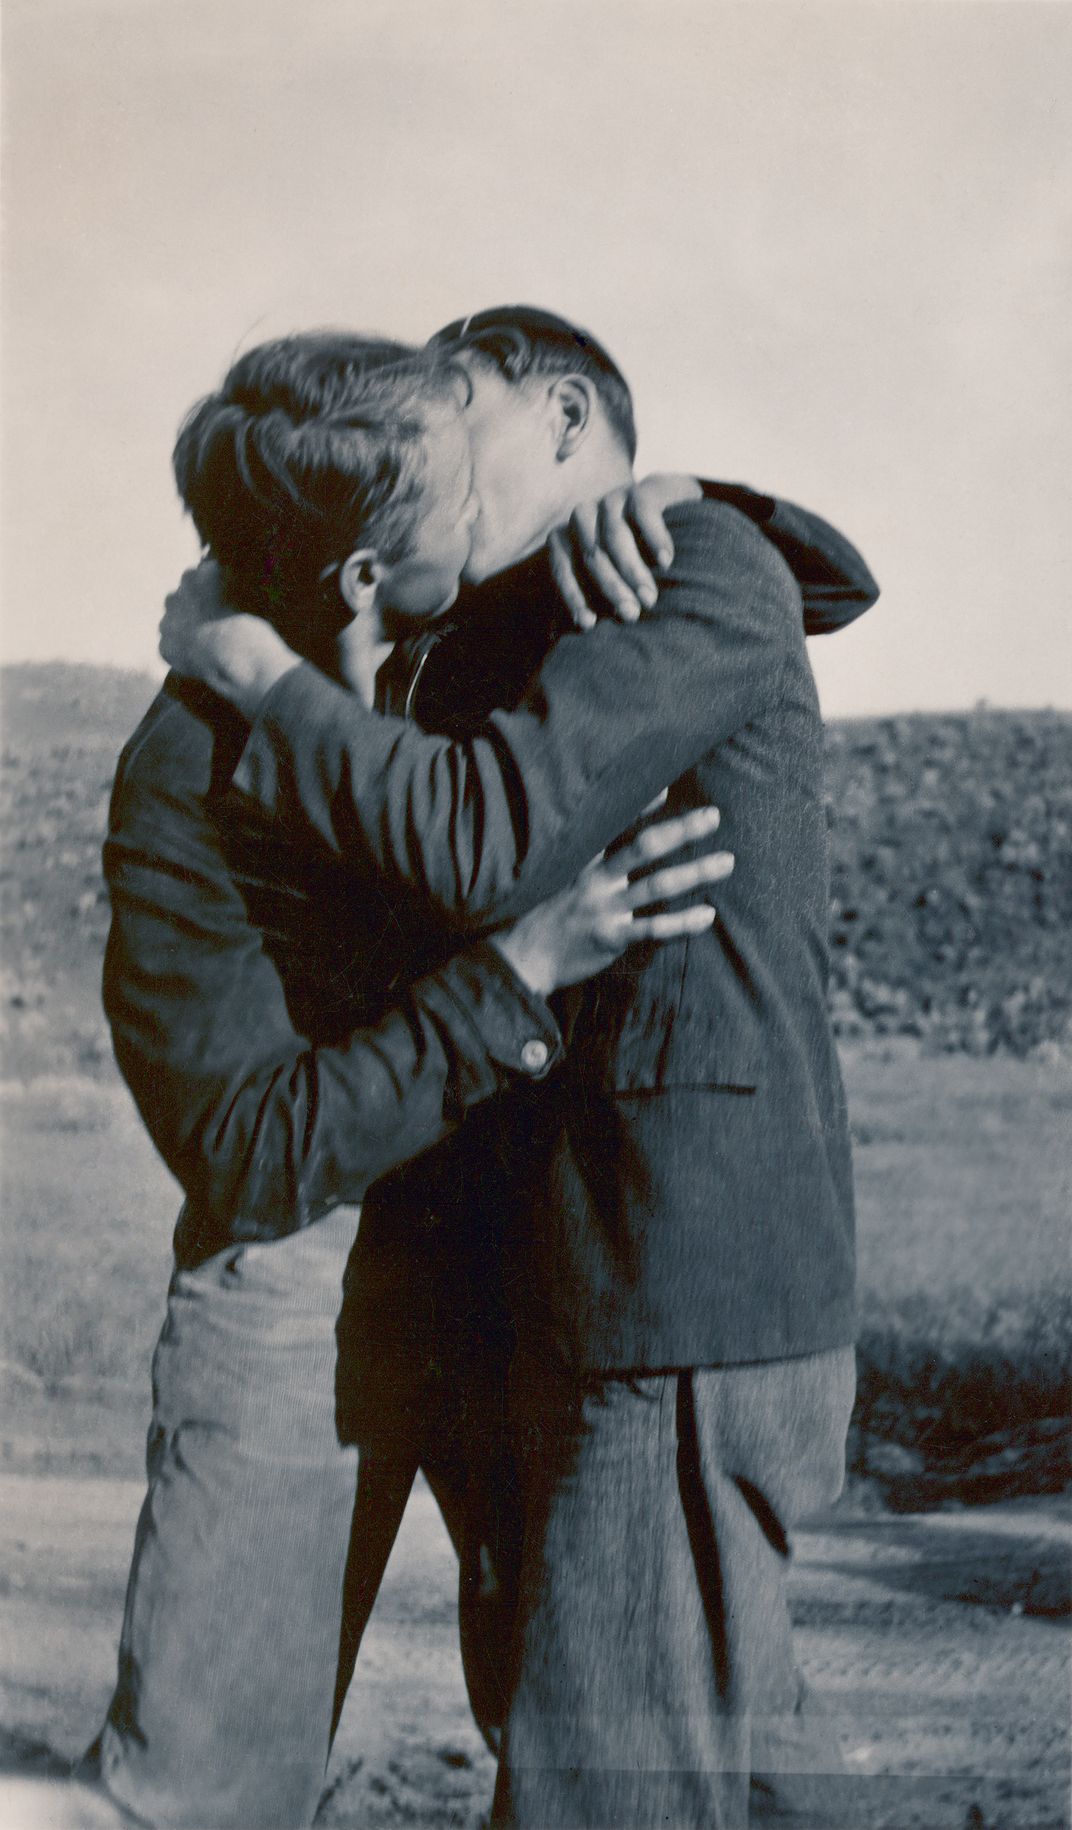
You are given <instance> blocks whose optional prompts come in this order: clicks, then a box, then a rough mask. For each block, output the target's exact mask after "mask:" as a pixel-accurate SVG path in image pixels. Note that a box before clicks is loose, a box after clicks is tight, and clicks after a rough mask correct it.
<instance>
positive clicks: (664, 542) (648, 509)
mask: <svg viewBox="0 0 1072 1830" xmlns="http://www.w3.org/2000/svg"><path fill="white" fill-rule="evenodd" d="M632 509H633V523H634V525H635V527H636V530H637V533H638V534H639V535H640V538H641V540H642V541H643V542H644V545H645V547H646V549H647V551H648V552H649V553H653V554H654V556H655V563H656V565H660V566H668V565H670V564H671V562H672V560H673V557H674V543H673V541H672V540H671V538H670V535H669V534H668V532H667V528H666V522H665V521H664V519H663V509H662V506H661V505H660V503H659V502H658V501H657V500H656V499H655V497H654V495H653V494H652V493H651V492H650V491H648V490H646V489H645V488H644V487H643V485H641V487H640V488H639V489H634V491H633V502H632ZM654 602H655V599H654V597H653V598H652V603H654Z"/></svg>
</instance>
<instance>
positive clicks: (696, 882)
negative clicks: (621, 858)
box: [622, 851, 734, 909]
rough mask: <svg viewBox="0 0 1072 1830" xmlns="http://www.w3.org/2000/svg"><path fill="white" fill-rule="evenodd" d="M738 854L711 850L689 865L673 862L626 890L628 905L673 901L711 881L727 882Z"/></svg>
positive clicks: (640, 905)
mask: <svg viewBox="0 0 1072 1830" xmlns="http://www.w3.org/2000/svg"><path fill="white" fill-rule="evenodd" d="M733 866H734V857H733V853H732V852H729V851H712V852H708V853H707V854H706V855H705V856H704V857H702V858H694V859H692V860H691V862H690V863H688V864H672V865H670V866H668V867H667V869H665V870H661V871H652V872H651V873H650V874H649V875H648V876H646V877H638V878H636V879H635V880H634V881H633V882H631V883H630V884H629V885H628V886H627V888H626V889H625V890H624V891H623V892H622V902H623V904H624V906H625V907H626V908H629V909H642V908H647V907H649V906H650V904H651V903H653V902H672V901H673V900H674V898H675V897H676V896H687V895H689V894H690V892H691V891H692V890H698V889H702V888H703V886H704V885H705V884H708V883H723V882H724V881H725V879H726V878H727V877H729V876H730V875H731V874H732V872H733Z"/></svg>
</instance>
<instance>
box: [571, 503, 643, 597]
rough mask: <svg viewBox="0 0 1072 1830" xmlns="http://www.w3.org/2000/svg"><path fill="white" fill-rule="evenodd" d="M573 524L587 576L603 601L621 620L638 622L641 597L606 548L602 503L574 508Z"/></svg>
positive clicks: (573, 532) (574, 536) (572, 527)
mask: <svg viewBox="0 0 1072 1830" xmlns="http://www.w3.org/2000/svg"><path fill="white" fill-rule="evenodd" d="M570 528H571V531H572V534H573V539H574V545H575V547H576V548H577V550H578V552H579V555H580V560H581V565H582V567H583V570H584V574H585V577H586V578H587V579H588V580H589V581H590V583H591V585H592V586H593V587H594V589H595V590H596V592H597V593H598V595H599V597H600V598H601V599H602V601H603V604H604V605H605V606H609V608H610V609H611V610H612V611H613V613H614V615H615V616H616V617H618V619H619V620H620V621H621V622H624V623H635V622H636V620H637V617H638V616H639V615H640V600H639V598H637V597H636V596H634V594H633V592H632V590H631V589H630V587H629V586H628V585H627V584H626V582H625V580H624V579H623V578H622V577H621V575H620V573H619V572H618V569H617V567H616V565H615V564H614V561H613V559H612V558H611V556H610V555H609V553H607V552H606V550H605V549H604V545H603V524H602V519H601V515H600V505H599V503H598V502H585V503H582V505H581V507H580V508H576V509H574V511H573V517H572V520H571V522H570ZM638 557H639V556H638Z"/></svg>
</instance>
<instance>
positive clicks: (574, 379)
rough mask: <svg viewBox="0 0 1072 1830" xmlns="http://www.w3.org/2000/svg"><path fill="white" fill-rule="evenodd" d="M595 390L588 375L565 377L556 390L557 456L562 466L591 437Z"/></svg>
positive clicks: (554, 401) (553, 393) (554, 394)
mask: <svg viewBox="0 0 1072 1830" xmlns="http://www.w3.org/2000/svg"><path fill="white" fill-rule="evenodd" d="M593 392H594V390H593V388H592V384H591V382H590V381H588V380H587V379H586V377H585V376H584V375H563V377H562V379H561V380H560V381H556V382H555V384H554V388H553V390H552V406H553V410H554V426H555V445H556V453H555V454H556V456H557V458H558V461H559V463H560V464H561V463H563V462H565V460H566V459H567V458H571V457H572V456H573V454H574V452H575V451H576V450H577V449H578V448H579V446H581V445H583V443H584V441H585V439H586V438H587V437H588V430H589V427H590V426H591V423H592V407H593V404H594V403H593V398H592V396H593Z"/></svg>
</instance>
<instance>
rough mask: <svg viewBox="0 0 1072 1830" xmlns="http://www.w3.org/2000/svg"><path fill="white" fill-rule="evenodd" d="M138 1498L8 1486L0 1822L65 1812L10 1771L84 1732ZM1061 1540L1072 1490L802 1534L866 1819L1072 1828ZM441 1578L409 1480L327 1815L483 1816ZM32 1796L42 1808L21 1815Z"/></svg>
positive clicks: (59, 1482) (341, 1821)
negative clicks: (1060, 1497)
mask: <svg viewBox="0 0 1072 1830" xmlns="http://www.w3.org/2000/svg"><path fill="white" fill-rule="evenodd" d="M139 1502H140V1487H139V1484H138V1483H137V1482H135V1481H122V1480H108V1479H99V1478H86V1479H81V1480H79V1479H72V1478H70V1477H63V1476H57V1475H41V1474H33V1473H30V1474H14V1475H9V1476H8V1477H7V1479H6V1481H5V1485H4V1490H3V1498H2V1503H0V1545H2V1551H3V1570H4V1581H3V1590H4V1592H3V1596H2V1601H0V1622H2V1651H0V1722H2V1724H3V1730H4V1741H5V1742H6V1763H5V1764H6V1765H7V1768H8V1773H9V1781H8V1787H7V1790H6V1791H5V1789H4V1786H5V1782H4V1779H3V1777H2V1776H0V1824H3V1825H4V1826H5V1830H12V1827H13V1826H14V1825H15V1824H16V1823H22V1824H29V1823H31V1822H33V1823H34V1824H36V1825H37V1826H38V1827H39V1830H47V1827H49V1826H51V1825H52V1824H55V1825H57V1826H58V1825H59V1824H61V1823H62V1824H64V1825H65V1826H69V1825H70V1824H71V1822H72V1820H71V1819H70V1817H69V1816H63V1815H62V1811H63V1809H67V1810H69V1809H70V1801H69V1799H68V1800H67V1803H66V1806H64V1803H63V1800H62V1798H61V1797H60V1796H59V1794H57V1793H54V1792H53V1791H52V1790H51V1789H47V1790H46V1789H44V1788H40V1789H39V1788H31V1787H28V1786H27V1785H26V1784H25V1783H23V1784H22V1785H21V1786H19V1785H18V1784H17V1783H12V1781H13V1779H14V1775H15V1774H16V1773H21V1774H22V1775H23V1776H24V1779H25V1776H26V1775H33V1774H35V1773H36V1774H37V1775H41V1776H44V1775H47V1774H48V1773H50V1772H51V1773H56V1772H58V1771H59V1770H60V1766H61V1763H62V1761H63V1760H64V1759H70V1758H72V1757H74V1756H75V1755H77V1753H78V1752H79V1750H80V1748H81V1747H82V1746H83V1745H84V1743H85V1742H86V1741H87V1740H88V1739H89V1738H90V1736H91V1735H92V1733H93V1732H94V1730H95V1727H96V1725H97V1723H98V1720H99V1718H100V1715H101V1713H102V1710H103V1709H104V1706H105V1704H106V1702H107V1698H108V1694H109V1689H110V1684H111V1679H112V1674H113V1660H114V1653H115V1640H116V1634H117V1630H118V1625H119V1618H120V1612H121V1608H122V1599H123V1586H124V1582H125V1577H126V1570H127V1563H128V1558H129V1554H130V1546H131V1538H132V1533H133V1526H134V1519H135V1516H136V1512H137V1508H138V1504H139ZM1070 1557H1072V1532H1070V1527H1069V1523H1068V1519H1067V1509H1064V1516H1062V1509H1061V1508H1060V1506H1059V1505H1058V1504H1055V1503H1054V1502H1047V1503H1025V1504H1021V1505H1019V1506H1006V1507H992V1508H975V1509H971V1510H968V1509H965V1510H960V1511H951V1512H944V1513H938V1514H928V1515H926V1516H922V1517H900V1518H891V1517H890V1516H888V1515H886V1514H883V1513H874V1512H872V1513H866V1512H865V1513H860V1512H858V1511H857V1512H853V1511H841V1512H839V1513H835V1514H834V1515H832V1516H831V1517H830V1518H829V1519H827V1520H825V1521H822V1522H821V1523H819V1524H817V1525H815V1526H814V1527H812V1528H811V1529H809V1530H806V1531H804V1532H803V1533H802V1534H801V1536H800V1540H799V1546H798V1554H797V1563H796V1571H795V1577H794V1608H795V1615H796V1620H797V1625H798V1634H799V1645H800V1652H801V1658H802V1662H803V1664H804V1666H805V1668H806V1670H807V1671H808V1673H809V1675H810V1676H811V1677H812V1679H813V1681H814V1682H815V1683H816V1685H817V1687H818V1689H819V1690H820V1692H821V1694H822V1695H823V1696H824V1698H825V1699H826V1701H827V1703H828V1704H829V1705H830V1707H831V1708H832V1709H833V1710H834V1712H835V1713H836V1715H837V1717H838V1720H839V1723H840V1726H841V1732H842V1738H843V1745H844V1747H845V1749H846V1752H847V1754H848V1757H849V1761H850V1766H851V1768H852V1770H853V1771H854V1773H856V1774H857V1775H858V1776H859V1779H860V1785H859V1797H860V1801H861V1802H860V1811H861V1817H860V1830H983V1827H984V1826H985V1827H986V1830H1059V1827H1061V1830H1063V1827H1064V1826H1066V1825H1067V1824H1068V1822H1069V1816H1068V1796H1069V1772H1068V1712H1069V1680H1070V1636H1069V1632H1068V1619H1067V1609H1068V1588H1069V1574H1070ZM453 1591H454V1563H453V1555H452V1553H451V1550H450V1547H449V1545H448V1543H447V1539H446V1535H445V1533H444V1532H443V1529H442V1526H441V1524H440V1522H439V1518H438V1514H437V1512H436V1509H435V1505H434V1502H433V1501H432V1499H431V1496H430V1495H429V1494H428V1492H427V1490H425V1489H421V1490H419V1491H418V1492H417V1494H416V1495H415V1497H414V1500H413V1503H412V1504H411V1507H410V1511H409V1514H408V1515H407V1519H406V1523H405V1525H404V1528H403V1532H402V1535H401V1537H400V1539H399V1543H398V1545H397V1547H396V1550H395V1554H394V1557H393V1559H392V1562H391V1566H390V1569H389V1571H388V1575H387V1579H386V1582H385V1584H384V1589H383V1593H382V1595H381V1598H380V1601H379V1604H378V1606H377V1609H376V1612H375V1614H374V1617H373V1620H372V1624H371V1626H370V1629H369V1632H368V1636H367V1639H366V1643H365V1645H364V1647H363V1649H362V1654H361V1659H360V1662H359V1670H358V1675H357V1677H356V1679H355V1682H354V1686H353V1689H352V1692H351V1695H350V1699H349V1702H348V1705H347V1709H346V1713H345V1715H344V1718H343V1722H342V1726H341V1729H340V1733H339V1737H338V1741H337V1744H336V1749H335V1754H334V1758H333V1761H332V1766H331V1770H330V1772H329V1775H328V1782H327V1786H326V1789H325V1793H324V1797H323V1800H322V1802H321V1807H320V1814H319V1818H318V1822H319V1823H321V1824H323V1825H335V1826H343V1825H346V1826H350V1827H351V1830H387V1826H391V1827H392V1830H394V1827H397V1826H400V1825H410V1826H415V1827H417V1830H432V1827H433V1826H435V1827H436V1830H441V1827H443V1830H445V1827H446V1826H453V1827H455V1830H477V1826H479V1825H480V1823H481V1821H482V1818H483V1815H484V1812H485V1811H486V1808H487V1804H488V1801H489V1799H490V1794H491V1786H492V1780H493V1770H492V1761H491V1757H490V1756H489V1755H488V1753H487V1752H486V1750H485V1749H484V1747H483V1744H482V1742H481V1740H480V1737H479V1736H478V1734H477V1731H476V1729H475V1728H474V1726H473V1724H472V1722H471V1720H470V1717H469V1714H468V1710H467V1706H466V1702H465V1695H464V1688H463V1684H462V1677H461V1668H460V1663H459V1659H458V1653H457V1646H456V1640H455V1621H454V1595H453ZM1062 1611H1063V1612H1062ZM33 1800H36V1809H37V1813H38V1814H37V1815H36V1816H33V1815H32V1814H31V1815H27V1814H26V1813H27V1811H29V1810H30V1805H29V1804H28V1802H27V1801H33ZM49 1800H51V1801H52V1805H51V1809H49V1808H48V1801H49ZM19 1813H22V1815H19ZM85 1822H86V1824H87V1825H88V1824H89V1822H90V1818H89V1816H88V1815H87V1817H86V1819H85ZM623 1830H624V1827H623Z"/></svg>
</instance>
